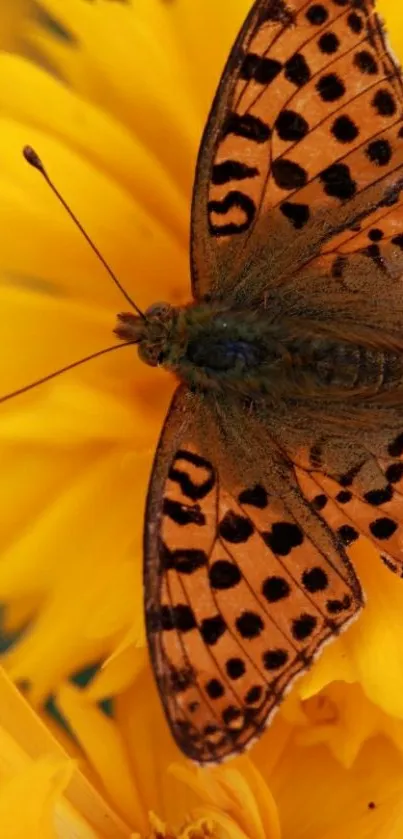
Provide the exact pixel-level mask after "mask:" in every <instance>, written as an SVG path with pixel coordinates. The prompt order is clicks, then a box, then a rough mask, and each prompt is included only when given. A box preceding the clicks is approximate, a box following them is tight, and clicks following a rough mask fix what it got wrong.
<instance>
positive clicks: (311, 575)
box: [145, 389, 361, 763]
mask: <svg viewBox="0 0 403 839" xmlns="http://www.w3.org/2000/svg"><path fill="white" fill-rule="evenodd" d="M199 411H200V404H199V402H198V398H197V397H194V396H191V395H189V394H188V393H186V392H185V391H184V390H182V389H179V391H178V392H177V394H176V397H175V399H174V402H173V405H172V408H171V411H170V413H169V414H168V418H167V421H166V425H165V429H164V432H163V436H162V439H161V443H160V446H159V450H158V453H157V459H156V468H155V471H154V476H153V480H152V484H151V488H150V496H149V503H148V511H147V520H148V522H149V523H150V524H149V526H148V531H147V536H146V579H145V583H146V591H147V592H148V597H147V604H146V612H147V628H148V638H149V644H150V650H151V656H152V661H153V665H154V669H155V673H156V677H157V683H158V687H159V690H160V694H161V698H162V701H163V704H164V707H165V711H166V714H167V717H168V720H169V723H170V726H171V729H172V732H173V734H174V737H175V739H176V741H177V743H178V745H179V746H180V748H181V749H182V750H183V751H184V752H185V753H186V754H187V755H188V756H189V757H191V758H193V759H194V760H196V761H198V762H200V763H206V762H207V763H208V762H217V761H219V760H222V759H224V758H225V757H227V756H229V755H231V754H233V753H235V752H239V751H242V750H243V749H244V748H245V747H247V746H249V745H250V744H251V743H253V742H254V740H255V739H256V738H257V736H258V735H259V733H260V732H261V730H262V729H263V728H264V726H265V725H266V724H267V722H268V720H269V718H270V715H271V713H272V712H273V711H274V710H275V709H276V708H277V707H278V704H279V702H280V700H281V697H282V695H283V694H284V691H285V690H286V689H287V688H288V686H289V685H290V684H291V682H292V681H293V679H294V678H295V677H296V676H297V675H298V674H299V673H301V672H303V670H304V669H306V667H307V666H309V664H310V663H311V662H312V659H313V657H314V655H315V653H316V652H317V651H318V649H319V648H320V647H321V646H322V645H323V643H324V642H325V641H326V640H327V639H329V638H331V637H332V636H334V635H335V634H337V633H338V632H339V630H340V629H341V628H342V627H343V626H345V625H346V624H347V623H348V622H349V621H350V620H351V619H352V617H353V616H354V615H355V614H356V612H357V611H358V610H359V608H360V606H361V594H360V587H359V584H358V581H357V580H356V578H355V575H354V573H353V571H352V569H351V567H350V566H349V563H348V560H347V558H346V556H345V555H344V554H343V549H342V546H341V545H340V546H339V549H338V550H336V549H333V550H332V548H331V547H330V548H329V549H328V551H327V552H326V553H324V552H323V551H322V550H321V548H320V547H318V545H317V544H316V539H315V533H314V532H313V533H312V535H311V534H310V532H309V526H308V527H307V530H305V532H304V530H303V529H302V528H301V527H300V526H299V525H298V524H297V523H296V521H295V519H294V518H293V516H292V515H291V514H290V512H288V511H287V510H286V508H285V506H284V504H283V503H282V502H280V501H279V499H273V498H270V495H269V493H268V491H267V489H266V488H265V487H264V486H262V485H261V484H258V483H253V482H252V484H251V485H248V486H243V485H242V483H239V484H238V485H236V484H235V483H234V485H232V486H229V485H227V483H226V484H223V482H222V480H221V478H220V464H221V463H222V462H225V460H226V459H228V457H229V452H227V451H226V450H225V448H224V449H223V450H222V451H219V452H217V450H216V451H215V452H214V455H213V454H212V453H210V452H209V447H208V444H207V443H205V444H204V446H203V450H201V445H200V435H199V434H198V432H197V428H198V422H199ZM184 415H186V416H187V417H188V420H187V421H186V422H183V417H184ZM201 425H202V423H201ZM256 472H257V474H258V469H257V470H256ZM329 545H331V542H329Z"/></svg>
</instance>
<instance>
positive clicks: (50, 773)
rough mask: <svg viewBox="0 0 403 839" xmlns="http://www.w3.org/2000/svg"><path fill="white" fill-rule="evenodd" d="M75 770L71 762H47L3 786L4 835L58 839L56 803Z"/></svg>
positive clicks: (0, 819) (0, 829)
mask: <svg viewBox="0 0 403 839" xmlns="http://www.w3.org/2000/svg"><path fill="white" fill-rule="evenodd" d="M72 769H73V767H72V765H69V764H68V763H61V762H60V761H58V760H55V759H51V758H49V759H43V760H40V761H38V762H37V763H35V764H32V766H29V767H28V768H27V769H25V771H22V772H19V773H18V774H17V775H15V776H14V777H13V778H10V779H9V780H8V781H6V782H4V783H2V784H1V785H0V834H1V835H2V836H7V839H26V837H27V836H38V837H39V836H40V837H41V839H56V836H57V833H56V829H55V813H54V810H55V803H56V801H57V799H58V797H59V796H60V794H61V793H62V792H63V790H64V788H65V786H66V785H67V783H68V781H69V780H70V778H71V775H72ZM22 802H23V806H21V803H22Z"/></svg>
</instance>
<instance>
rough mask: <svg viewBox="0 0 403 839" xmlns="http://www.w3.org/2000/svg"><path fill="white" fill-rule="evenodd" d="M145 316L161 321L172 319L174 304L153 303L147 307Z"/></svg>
mask: <svg viewBox="0 0 403 839" xmlns="http://www.w3.org/2000/svg"><path fill="white" fill-rule="evenodd" d="M145 316H146V318H150V319H151V318H156V319H157V320H160V321H167V320H170V319H171V318H172V306H170V304H169V303H153V304H152V306H149V307H148V309H146V312H145Z"/></svg>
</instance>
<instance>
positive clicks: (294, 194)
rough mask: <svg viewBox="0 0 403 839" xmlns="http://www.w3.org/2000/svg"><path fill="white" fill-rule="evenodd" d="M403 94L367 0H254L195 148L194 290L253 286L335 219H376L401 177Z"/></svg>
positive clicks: (332, 230)
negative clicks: (197, 149)
mask: <svg viewBox="0 0 403 839" xmlns="http://www.w3.org/2000/svg"><path fill="white" fill-rule="evenodd" d="M402 101H403V100H402V84H401V78H400V71H399V70H398V68H397V65H396V64H395V62H394V59H393V57H392V55H391V53H390V51H389V50H388V48H387V45H386V42H385V37H384V33H383V30H382V27H381V24H380V21H379V18H378V17H377V15H376V13H375V9H374V3H373V2H372V0H322V2H312V0H309V2H307V0H258V2H256V3H255V4H254V6H253V8H252V10H251V12H250V14H249V16H248V18H247V20H246V23H245V25H244V27H243V29H242V31H241V33H240V35H239V37H238V39H237V41H236V43H235V45H234V48H233V50H232V53H231V55H230V58H229V61H228V64H227V67H226V69H225V71H224V75H223V78H222V81H221V84H220V87H219V89H218V92H217V96H216V99H215V102H214V105H213V109H212V112H211V115H210V119H209V122H208V124H207V128H206V132H205V136H204V139H203V142H202V146H201V150H200V156H199V162H198V168H197V175H196V182H195V189H194V200H193V224H192V252H193V278H194V292H195V294H196V296H198V297H201V296H203V295H204V294H210V295H212V296H217V297H222V296H225V294H229V293H232V292H233V291H234V289H235V288H236V287H238V288H239V289H240V290H241V294H242V295H243V298H242V299H252V300H253V299H254V300H257V301H258V300H261V299H262V297H263V294H264V292H265V291H266V290H267V288H268V287H270V286H276V285H278V284H279V283H280V282H281V281H283V280H284V279H286V278H287V276H289V275H290V274H295V271H296V270H297V269H298V268H299V267H300V266H302V265H305V264H306V263H307V262H309V261H310V260H312V259H313V258H315V257H317V256H318V255H319V254H320V253H321V252H322V250H323V249H327V250H328V251H330V250H334V249H335V247H339V246H340V241H339V240H337V241H336V242H335V244H334V246H333V244H332V239H333V238H334V237H337V236H339V234H340V232H341V231H346V230H347V229H348V228H350V227H355V228H356V229H357V226H358V225H359V224H360V223H362V221H363V220H364V219H368V223H367V227H368V231H369V230H371V229H372V228H373V227H374V226H376V225H375V222H376V218H377V215H376V214H378V215H379V216H382V215H383V214H384V211H385V207H387V206H389V208H390V207H391V206H392V205H393V203H394V204H396V203H397V202H399V200H400V193H401V190H402V187H403V173H402V171H401V168H402V166H403V142H402V134H403V132H402V130H401V115H402ZM373 213H374V214H375V215H374V216H373V219H371V216H372V214H373ZM375 236H376V234H375ZM374 244H375V245H376V244H377V242H376V241H374V240H371V239H370V241H369V246H370V245H374ZM375 250H376V248H372V249H371V251H372V252H373V253H375ZM371 251H370V253H371Z"/></svg>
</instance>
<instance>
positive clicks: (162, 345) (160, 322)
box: [114, 303, 175, 367]
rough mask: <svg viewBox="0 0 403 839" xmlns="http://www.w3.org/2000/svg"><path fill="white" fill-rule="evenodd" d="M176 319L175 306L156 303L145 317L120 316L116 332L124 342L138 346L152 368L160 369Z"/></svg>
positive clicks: (124, 313) (123, 313)
mask: <svg viewBox="0 0 403 839" xmlns="http://www.w3.org/2000/svg"><path fill="white" fill-rule="evenodd" d="M174 319H175V310H174V308H173V306H170V304H169V303H154V304H153V305H152V306H150V307H149V308H148V309H146V311H145V313H144V317H140V316H139V315H135V314H133V313H132V312H122V313H121V314H119V315H118V323H117V326H116V328H115V330H114V332H115V334H116V335H117V336H118V337H119V338H120V339H121V340H122V341H127V342H131V343H134V344H138V353H139V356H140V358H141V360H142V361H144V362H145V363H146V364H149V365H150V367H158V366H159V365H160V364H162V363H163V360H164V357H165V354H166V351H167V348H168V342H169V336H170V333H171V331H172V326H173V323H174Z"/></svg>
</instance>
